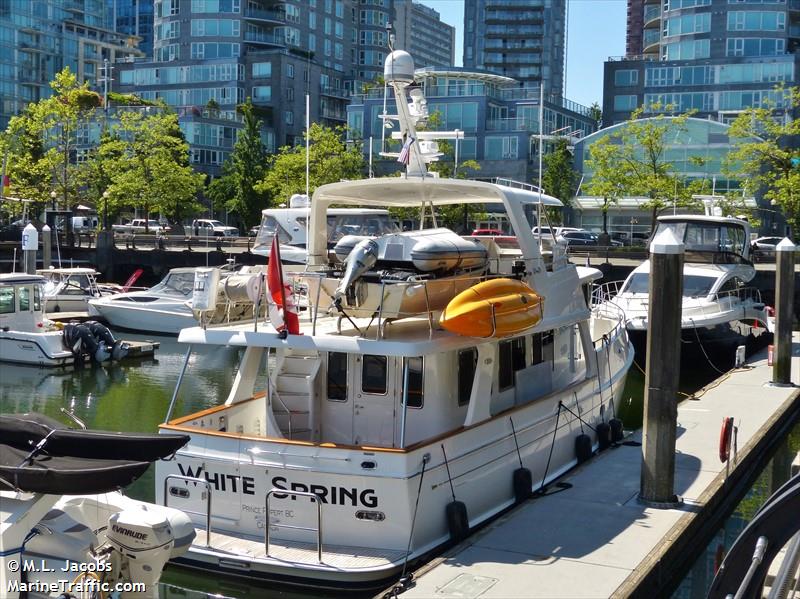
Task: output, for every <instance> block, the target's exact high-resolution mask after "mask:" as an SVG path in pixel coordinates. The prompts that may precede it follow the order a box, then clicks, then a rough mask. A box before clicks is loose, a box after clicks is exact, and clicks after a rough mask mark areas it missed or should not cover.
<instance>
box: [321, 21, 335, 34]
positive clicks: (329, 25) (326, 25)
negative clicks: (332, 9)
mask: <svg viewBox="0 0 800 599" xmlns="http://www.w3.org/2000/svg"><path fill="white" fill-rule="evenodd" d="M322 30H323V31H324V32H325V35H330V34H331V33H333V21H331V19H330V17H325V20H324V21H323V27H322Z"/></svg>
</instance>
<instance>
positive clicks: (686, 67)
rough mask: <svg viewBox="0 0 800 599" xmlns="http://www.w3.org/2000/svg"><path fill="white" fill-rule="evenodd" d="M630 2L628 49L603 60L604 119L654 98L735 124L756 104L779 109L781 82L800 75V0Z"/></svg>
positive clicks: (608, 120) (665, 105)
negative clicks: (798, 53) (734, 119)
mask: <svg viewBox="0 0 800 599" xmlns="http://www.w3.org/2000/svg"><path fill="white" fill-rule="evenodd" d="M628 8H629V14H628V54H627V55H626V56H625V57H620V58H616V59H609V61H608V62H606V63H605V77H604V93H603V116H604V123H605V124H613V123H619V122H621V121H623V120H625V119H627V118H628V117H629V116H630V113H631V111H632V110H634V109H635V108H637V107H639V106H645V107H648V106H652V105H654V104H656V105H658V106H659V107H660V108H659V110H660V111H664V110H666V109H670V110H674V111H676V112H684V111H686V110H689V109H694V110H696V111H697V116H701V117H710V118H713V119H715V120H719V121H722V122H730V121H731V120H732V119H733V118H735V117H736V115H737V114H738V113H740V112H741V111H743V110H745V109H746V108H749V107H751V106H764V105H769V106H772V107H773V108H775V109H781V108H782V107H783V106H782V102H783V98H782V95H781V94H780V93H778V92H776V91H775V88H776V86H778V85H784V86H787V87H788V86H792V85H794V84H795V82H796V81H797V67H798V59H797V56H796V53H795V51H796V49H797V48H798V44H800V0H630V2H629V5H628ZM636 11H640V12H641V15H639V14H638V12H636ZM632 13H633V14H632Z"/></svg>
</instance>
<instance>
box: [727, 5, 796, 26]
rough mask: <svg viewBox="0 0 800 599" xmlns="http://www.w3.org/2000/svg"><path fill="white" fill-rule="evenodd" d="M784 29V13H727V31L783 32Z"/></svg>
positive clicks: (752, 11)
mask: <svg viewBox="0 0 800 599" xmlns="http://www.w3.org/2000/svg"><path fill="white" fill-rule="evenodd" d="M785 29H786V13H785V12H779V11H760V10H747V11H745V10H732V11H730V12H729V13H728V31H783V30H785Z"/></svg>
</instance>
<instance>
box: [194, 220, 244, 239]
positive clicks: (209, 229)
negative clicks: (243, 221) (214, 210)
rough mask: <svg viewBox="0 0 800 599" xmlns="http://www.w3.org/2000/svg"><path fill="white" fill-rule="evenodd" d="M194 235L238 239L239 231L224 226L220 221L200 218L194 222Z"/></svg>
mask: <svg viewBox="0 0 800 599" xmlns="http://www.w3.org/2000/svg"><path fill="white" fill-rule="evenodd" d="M192 233H193V234H194V235H198V236H213V237H238V236H239V229H237V228H236V227H229V226H227V225H223V224H222V223H221V222H220V221H218V220H212V219H209V218H198V219H195V220H193V221H192Z"/></svg>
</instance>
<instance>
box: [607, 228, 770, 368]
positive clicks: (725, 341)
mask: <svg viewBox="0 0 800 599" xmlns="http://www.w3.org/2000/svg"><path fill="white" fill-rule="evenodd" d="M667 229H669V230H670V231H672V232H673V233H674V234H675V237H676V238H677V239H678V240H680V241H681V242H682V243H683V244H684V266H683V303H682V310H681V341H682V343H681V354H682V361H684V363H689V362H690V361H694V360H696V359H698V358H699V359H701V360H711V362H712V364H717V363H718V364H719V365H724V364H727V363H731V364H732V363H733V361H734V355H735V351H736V348H737V347H738V346H740V345H744V346H745V347H746V349H747V353H750V352H751V351H752V350H753V349H755V348H756V347H757V346H759V345H763V343H764V342H765V340H767V339H768V338H769V337H770V336H771V330H772V321H771V319H770V317H769V309H768V307H767V306H766V305H765V303H764V302H763V301H762V299H761V293H760V292H759V290H758V289H756V288H754V287H751V286H749V285H748V283H750V282H751V281H752V279H753V277H755V274H756V271H755V267H754V266H753V263H752V262H751V261H750V251H751V249H750V226H749V224H748V223H747V221H745V220H741V219H738V218H732V217H723V216H714V215H711V214H706V215H692V214H686V215H672V216H661V217H659V219H658V225H657V228H656V231H655V235H658V234H659V233H661V232H662V231H664V230H667ZM649 284H650V261H649V260H647V261H645V262H643V263H642V264H640V265H639V266H637V267H636V268H635V269H634V270H633V271H632V272H631V273H630V275H628V277H627V279H626V280H625V281H624V282H621V283H620V282H612V283H608V284H606V285H604V286H602V287H600V288H598V289H597V290H596V294H597V297H598V300H599V301H601V302H607V304H606V305H611V304H613V309H622V310H623V311H624V312H625V318H626V322H627V325H626V326H627V328H628V333H629V334H630V336H631V340H632V341H633V343H634V345H635V346H636V355H637V359H638V360H640V361H641V362H642V363H644V356H645V350H646V339H647V329H648V307H649Z"/></svg>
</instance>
